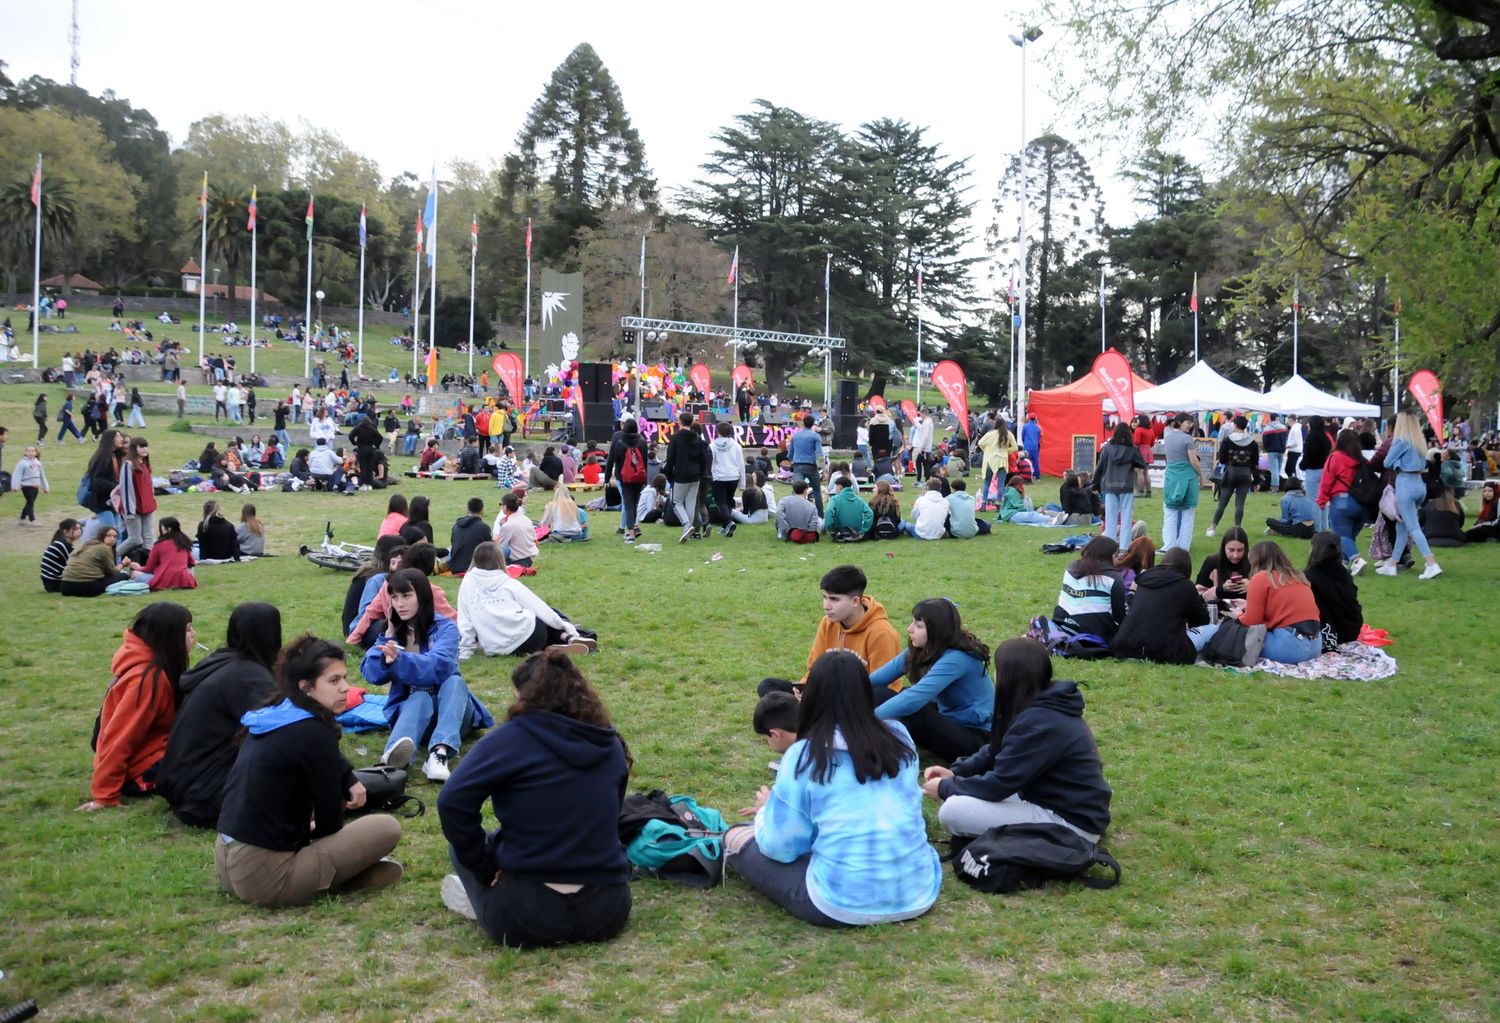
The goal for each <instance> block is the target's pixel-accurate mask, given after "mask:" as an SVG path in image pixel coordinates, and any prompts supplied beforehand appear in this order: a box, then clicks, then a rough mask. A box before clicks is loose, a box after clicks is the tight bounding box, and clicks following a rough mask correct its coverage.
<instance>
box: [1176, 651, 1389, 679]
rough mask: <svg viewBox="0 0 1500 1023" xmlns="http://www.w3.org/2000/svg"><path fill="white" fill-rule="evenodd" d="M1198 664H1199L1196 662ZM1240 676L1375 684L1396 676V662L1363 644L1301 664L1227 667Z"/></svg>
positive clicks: (1265, 662)
mask: <svg viewBox="0 0 1500 1023" xmlns="http://www.w3.org/2000/svg"><path fill="white" fill-rule="evenodd" d="M1199 663H1202V662H1199ZM1229 670H1230V671H1233V672H1237V673H1238V674H1241V675H1249V674H1251V673H1253V672H1257V671H1264V672H1266V673H1267V674H1270V675H1280V676H1282V677H1284V678H1303V679H1309V680H1311V679H1341V680H1344V681H1348V682H1377V681H1379V680H1380V679H1383V678H1390V677H1391V676H1392V675H1394V674H1396V659H1395V658H1394V657H1392V656H1391V655H1390V654H1387V653H1386V652H1385V651H1384V650H1381V649H1380V648H1378V647H1373V646H1366V645H1365V644H1363V643H1345V644H1344V645H1343V646H1341V647H1339V648H1338V649H1337V650H1334V651H1332V652H1330V653H1326V654H1323V655H1322V656H1321V657H1314V658H1313V659H1312V660H1310V661H1303V662H1302V663H1301V664H1282V663H1281V662H1280V661H1268V660H1266V659H1265V658H1264V657H1262V658H1261V659H1260V660H1258V661H1256V662H1255V667H1253V668H1230V669H1229Z"/></svg>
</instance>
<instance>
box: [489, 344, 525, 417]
mask: <svg viewBox="0 0 1500 1023" xmlns="http://www.w3.org/2000/svg"><path fill="white" fill-rule="evenodd" d="M491 365H493V366H494V367H495V373H496V375H497V376H499V377H500V382H501V383H503V384H504V385H505V390H506V393H508V394H509V395H510V400H511V401H513V402H515V403H516V404H517V406H519V405H520V403H521V401H522V400H523V396H524V395H525V393H526V391H525V388H524V386H523V384H524V383H525V380H524V378H523V376H522V366H521V357H520V356H519V355H517V354H516V353H515V352H501V353H500V354H499V355H497V356H495V361H494V362H493V363H492V364H491Z"/></svg>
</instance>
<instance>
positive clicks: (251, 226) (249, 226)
mask: <svg viewBox="0 0 1500 1023" xmlns="http://www.w3.org/2000/svg"><path fill="white" fill-rule="evenodd" d="M245 230H246V231H254V230H255V186H254V185H251V186H250V217H249V219H248V220H246V221H245Z"/></svg>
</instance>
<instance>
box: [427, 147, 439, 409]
mask: <svg viewBox="0 0 1500 1023" xmlns="http://www.w3.org/2000/svg"><path fill="white" fill-rule="evenodd" d="M437 204H438V193H437V168H436V167H434V168H433V170H432V223H430V224H428V225H427V269H428V270H430V271H432V272H431V273H429V274H428V275H427V287H428V300H427V305H428V306H429V308H431V310H432V311H431V312H430V313H428V316H430V317H431V319H430V320H428V321H427V354H428V355H431V354H432V352H433V349H435V348H437V219H438V218H437ZM427 392H428V393H429V394H431V393H432V379H431V378H430V377H429V378H428V380H427Z"/></svg>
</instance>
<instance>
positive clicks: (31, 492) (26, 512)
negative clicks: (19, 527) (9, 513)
mask: <svg viewBox="0 0 1500 1023" xmlns="http://www.w3.org/2000/svg"><path fill="white" fill-rule="evenodd" d="M21 493H22V495H24V496H25V498H26V506H25V507H24V508H22V509H21V521H22V522H26V521H28V520H29V521H31V522H35V521H36V495H37V488H36V487H22V488H21Z"/></svg>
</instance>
